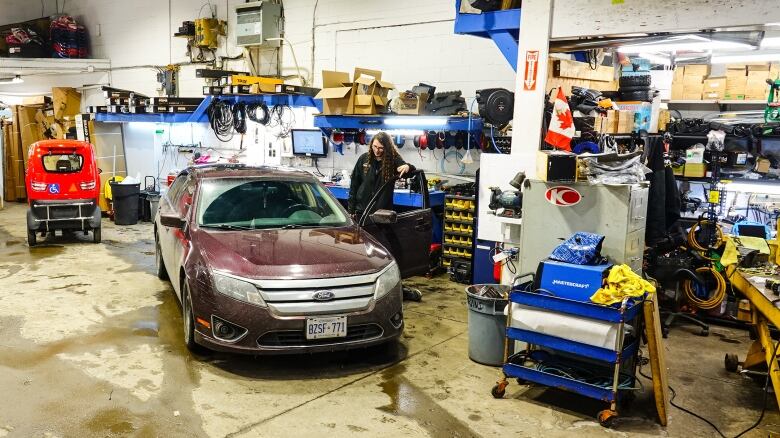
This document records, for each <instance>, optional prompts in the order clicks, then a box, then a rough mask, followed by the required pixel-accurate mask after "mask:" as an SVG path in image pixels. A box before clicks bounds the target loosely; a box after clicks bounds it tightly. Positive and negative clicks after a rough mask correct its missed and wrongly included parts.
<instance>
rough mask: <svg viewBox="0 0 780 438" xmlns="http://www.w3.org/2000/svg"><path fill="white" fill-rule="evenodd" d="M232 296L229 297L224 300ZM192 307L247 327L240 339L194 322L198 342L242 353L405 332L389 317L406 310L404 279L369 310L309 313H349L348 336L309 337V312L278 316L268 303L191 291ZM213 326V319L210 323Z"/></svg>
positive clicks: (329, 345)
mask: <svg viewBox="0 0 780 438" xmlns="http://www.w3.org/2000/svg"><path fill="white" fill-rule="evenodd" d="M226 300H229V301H226ZM192 301H193V312H194V314H195V317H196V319H197V318H198V317H199V318H201V319H204V320H206V321H212V316H215V317H217V318H220V319H222V320H225V321H227V322H229V323H231V324H234V325H236V326H239V327H241V328H244V329H246V330H247V333H246V335H244V336H242V337H241V338H240V339H239V340H238V341H235V342H226V341H221V340H219V339H216V337H215V336H214V334H213V333H212V331H211V330H210V329H207V328H205V327H204V326H203V325H201V324H199V323H196V324H195V342H196V343H198V344H200V345H203V346H205V347H207V348H209V349H211V350H216V351H224V352H230V353H242V354H295V353H317V352H326V351H337V350H348V349H354V348H364V347H368V346H372V345H377V344H381V343H383V342H387V341H390V340H394V339H397V338H399V337H400V336H401V333H403V329H404V323H403V320H401V322H400V323H399V324H397V325H398V327H396V324H393V322H391V318H392V317H393V316H394V315H396V314H398V313H399V312H402V308H403V299H402V293H401V287H400V284H399V286H398V287H396V288H395V289H394V290H392V291H390V292H389V293H388V294H387V295H385V296H383V297H382V298H380V299H379V300H372V302H371V304H370V305H369V306H368V308H367V309H366V310H363V311H357V312H352V313H338V314H336V313H334V314H318V315H310V316H311V317H328V316H346V317H347V336H346V337H345V338H327V339H316V340H307V339H306V335H305V328H306V316H278V315H275V314H273V313H272V312H271V311H269V310H268V308H261V307H257V306H253V305H250V304H246V303H240V302H238V301H236V300H233V299H231V298H227V297H219V298H218V299H217V303H207V302H203V301H200V300H198V298H196V297H193V300H192ZM212 326H213V324H212Z"/></svg>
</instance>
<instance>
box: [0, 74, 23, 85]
mask: <svg viewBox="0 0 780 438" xmlns="http://www.w3.org/2000/svg"><path fill="white" fill-rule="evenodd" d="M22 82H24V79H22V77H21V76H19V75H16V76H14V77H12V78H2V79H0V84H21V83H22Z"/></svg>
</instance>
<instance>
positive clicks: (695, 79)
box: [683, 75, 704, 88]
mask: <svg viewBox="0 0 780 438" xmlns="http://www.w3.org/2000/svg"><path fill="white" fill-rule="evenodd" d="M703 83H704V76H697V75H685V76H683V86H684V87H685V88H688V87H690V86H696V85H699V84H703Z"/></svg>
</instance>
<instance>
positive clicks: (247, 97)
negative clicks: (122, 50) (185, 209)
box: [95, 94, 322, 123]
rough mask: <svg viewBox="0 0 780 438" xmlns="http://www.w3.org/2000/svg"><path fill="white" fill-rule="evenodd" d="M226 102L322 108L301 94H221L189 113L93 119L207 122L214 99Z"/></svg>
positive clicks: (105, 115) (108, 115)
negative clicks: (208, 111) (208, 112)
mask: <svg viewBox="0 0 780 438" xmlns="http://www.w3.org/2000/svg"><path fill="white" fill-rule="evenodd" d="M215 98H216V99H219V100H223V101H226V102H230V103H231V104H234V103H239V102H241V103H245V104H253V103H259V102H263V103H265V104H266V105H268V106H269V107H270V106H273V105H287V106H290V107H313V108H317V109H319V110H321V109H322V101H319V100H315V99H314V98H313V97H311V96H305V95H301V94H238V95H222V96H205V97H204V98H203V102H201V103H200V105H198V107H197V108H196V109H195V111H193V112H191V113H153V114H128V113H96V114H95V121H97V122H109V123H127V122H150V123H208V121H209V119H208V115H207V113H206V111H207V109H208V107H209V105H211V102H212V101H213V100H214V99H215Z"/></svg>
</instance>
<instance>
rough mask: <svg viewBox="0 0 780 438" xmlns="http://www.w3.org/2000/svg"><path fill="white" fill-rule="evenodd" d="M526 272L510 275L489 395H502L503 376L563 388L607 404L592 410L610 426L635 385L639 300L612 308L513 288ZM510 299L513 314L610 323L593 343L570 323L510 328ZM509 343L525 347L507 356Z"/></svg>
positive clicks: (505, 382)
mask: <svg viewBox="0 0 780 438" xmlns="http://www.w3.org/2000/svg"><path fill="white" fill-rule="evenodd" d="M528 276H531V274H524V275H521V276H518V277H516V278H515V281H514V283H513V284H514V285H515V286H514V287H513V288H512V292H511V293H510V294H509V301H510V306H509V307H508V310H507V328H506V338H505V340H504V358H505V360H504V366H503V368H502V373H503V374H502V377H501V379H500V380H499V381H498V383H497V384H496V385H495V386H494V387H493V389H492V391H491V392H492V395H493V397H495V398H502V397H503V396H504V394H505V391H506V387H507V385H508V384H509V382H508V381H507V379H508V378H517V379H518V382H520V383H523V382H532V383H537V384H541V385H545V386H550V387H555V388H558V389H563V390H566V391H570V392H574V393H576V394H580V395H583V396H585V397H590V398H594V399H597V400H601V401H604V402H607V403H609V409H605V410H602V411H600V412H599V413H598V421H599V423H600V424H601V425H602V426H604V427H611V426H612V424H613V422H614V420H615V419H616V418H617V416H618V412H617V404H618V402H619V401H624V402H630V401H631V400H632V399H633V397H634V393H633V391H635V390H636V389H637V388H636V385H637V379H636V376H635V373H636V366H637V363H638V360H637V359H638V354H639V342H640V337H639V333H642V330H643V328H642V327H641V324H643V322H644V321H643V318H642V315H643V313H642V303H643V300H642V299H641V298H640V299H631V298H625V299H624V300H623V301H622V303H621V304H620V306H619V307H614V306H602V305H598V304H593V303H591V302H586V301H577V300H573V299H567V298H560V297H556V296H554V295H553V294H554V291H548V290H541V289H540V290H537V291H532V290H533V288H532V287H530V284H532V283H526V284H524V285H522V286H517V282H518V280H520V279H521V278H523V277H528ZM511 303H515V304H518V305H519V306H518V310H516V311H518V312H519V311H523V312H543V313H541V314H543V315H544V314H547V315H545V316H544V317H545V318H568V319H570V320H571V321H577V322H579V323H582V324H606V325H610V327H609V330H608V331H607V335H606V336H605V337H604V339H601V340H599V341H598V342H593V340H592V339H590V340H585V339H583V338H582V337H581V336H580V334H581V333H578V332H579V330H577V328H575V327H572V326H571V324H568V327H567V330H565V333H564V331H563V330H559V331H558V332H557V333H554V334H553V333H552V331H550V330H548V331H547V332H546V333H542V332H539V331H534V330H528V329H525V328H519V327H513V326H512V325H513V324H512V310H513V309H512V308H513V307H514V306H513V305H512V304H511ZM526 314H528V313H526ZM629 323H631V328H629V326H628V325H629ZM575 338H576V339H575ZM510 341H522V342H526V343H527V344H528V348H527V349H526V350H524V351H521V352H519V353H515V354H513V355H511V356H510V355H509V354H508V352H509V342H510ZM597 343H600V344H601V345H599V346H597V345H595V344H597Z"/></svg>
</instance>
